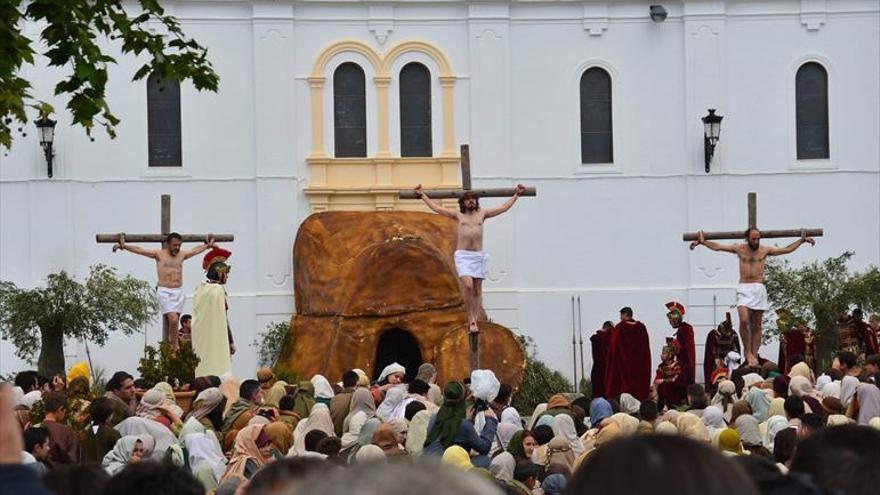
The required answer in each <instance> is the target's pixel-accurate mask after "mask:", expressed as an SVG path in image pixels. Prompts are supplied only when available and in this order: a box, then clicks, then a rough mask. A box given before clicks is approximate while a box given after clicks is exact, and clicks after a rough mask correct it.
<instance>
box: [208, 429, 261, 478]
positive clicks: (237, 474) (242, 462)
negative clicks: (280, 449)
mask: <svg viewBox="0 0 880 495" xmlns="http://www.w3.org/2000/svg"><path fill="white" fill-rule="evenodd" d="M264 428H265V427H264V426H263V425H248V426H245V427H244V428H242V430H241V431H239V432H238V434H237V435H236V436H235V444H234V445H233V448H232V457H231V458H230V459H229V464H228V465H227V466H226V473H225V474H224V475H223V477H222V478H221V479H220V483H221V484H222V483H223V482H224V481H226V480H230V479H233V478H238V479H239V480H241V481H244V480H249V479H251V477H253V475H254V474H256V473H257V471H259V470H260V468H262V467H263V466H264V465H265V464H266V462H268V461H269V459H270V454H269V447H270V442H269V435H268V434H267V433H266V432H265V430H264Z"/></svg>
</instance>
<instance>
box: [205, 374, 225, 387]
mask: <svg viewBox="0 0 880 495" xmlns="http://www.w3.org/2000/svg"><path fill="white" fill-rule="evenodd" d="M206 378H207V379H208V383H210V384H211V386H212V387H219V386H220V384H221V383H223V382H221V381H220V377H219V376H216V375H208V376H207V377H206Z"/></svg>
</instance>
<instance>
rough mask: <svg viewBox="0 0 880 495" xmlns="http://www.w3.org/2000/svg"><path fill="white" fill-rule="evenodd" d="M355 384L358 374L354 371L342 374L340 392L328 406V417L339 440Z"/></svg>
mask: <svg viewBox="0 0 880 495" xmlns="http://www.w3.org/2000/svg"><path fill="white" fill-rule="evenodd" d="M357 382H358V374H357V373H355V372H354V371H351V370H349V371H346V372H345V373H343V374H342V392H340V393H338V394H335V395H334V396H333V398H332V399H330V404H328V407H329V408H330V417H331V418H333V429H334V430H335V431H336V436H338V437H340V438H341V437H342V433H343V431H342V425H343V423H344V422H345V417H346V416H348V413H349V412H351V396H352V394H354V389H355V387H357Z"/></svg>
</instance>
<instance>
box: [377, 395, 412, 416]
mask: <svg viewBox="0 0 880 495" xmlns="http://www.w3.org/2000/svg"><path fill="white" fill-rule="evenodd" d="M405 398H406V389H404V388H403V387H392V388H389V389H388V390H387V391H385V398H384V399H383V400H382V403H381V404H379V407H377V408H376V416H379V418H381V419H382V421H386V422H387V421H391V420H392V419H394V418H395V417H401V418H402V417H403V412H402V411H401V414H400V416H397V415H396V414H397V413H396V409H398V406H400V404H401V403H402V402H403V400H404V399H405Z"/></svg>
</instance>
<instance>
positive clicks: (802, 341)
mask: <svg viewBox="0 0 880 495" xmlns="http://www.w3.org/2000/svg"><path fill="white" fill-rule="evenodd" d="M796 354H800V355H802V356H805V357H806V355H807V339H806V336H804V333H803V332H801V331H800V330H797V329H794V330H789V331H787V332H783V333H782V342H780V343H779V362H778V363H777V365H778V366H779V372H780V373H782V374H783V375H787V374H788V372H789V371H791V357H792V356H794V355H796Z"/></svg>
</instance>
